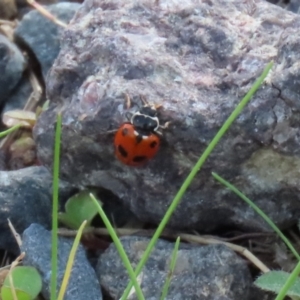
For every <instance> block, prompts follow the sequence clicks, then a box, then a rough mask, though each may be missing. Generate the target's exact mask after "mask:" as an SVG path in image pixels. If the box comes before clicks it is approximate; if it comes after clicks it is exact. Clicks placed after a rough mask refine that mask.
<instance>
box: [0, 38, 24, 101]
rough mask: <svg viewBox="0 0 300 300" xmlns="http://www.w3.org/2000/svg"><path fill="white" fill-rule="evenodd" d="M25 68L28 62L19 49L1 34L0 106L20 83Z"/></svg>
mask: <svg viewBox="0 0 300 300" xmlns="http://www.w3.org/2000/svg"><path fill="white" fill-rule="evenodd" d="M25 66H26V62H25V59H24V56H23V55H22V53H21V51H20V50H19V48H17V46H16V45H15V44H14V43H12V42H11V41H10V40H9V39H8V38H7V37H6V36H4V35H2V34H0V70H1V72H0V105H2V104H3V103H4V102H5V100H6V99H7V97H8V96H9V94H10V93H11V92H12V90H13V89H14V87H15V86H16V85H17V84H18V82H19V81H20V79H21V77H22V73H23V71H24V69H25Z"/></svg>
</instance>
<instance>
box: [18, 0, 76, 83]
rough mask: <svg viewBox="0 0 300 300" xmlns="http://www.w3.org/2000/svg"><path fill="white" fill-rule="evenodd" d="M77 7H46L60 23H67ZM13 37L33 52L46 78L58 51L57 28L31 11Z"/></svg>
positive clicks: (57, 4) (70, 4)
mask: <svg viewBox="0 0 300 300" xmlns="http://www.w3.org/2000/svg"><path fill="white" fill-rule="evenodd" d="M79 6H80V4H78V3H70V2H62V3H56V4H52V5H49V6H47V10H48V11H49V12H50V13H52V14H53V15H54V16H56V17H57V18H58V19H59V20H61V21H62V22H65V23H68V22H69V21H70V19H71V18H72V17H73V16H74V14H75V12H76V10H77V9H78V7H79ZM15 35H16V37H17V38H18V39H21V40H22V41H23V42H24V43H25V44H26V45H27V46H28V47H29V48H30V49H31V51H33V53H34V54H35V56H36V58H37V60H38V61H39V63H40V64H41V68H42V73H43V75H44V78H46V75H47V73H48V71H49V69H50V68H51V66H52V64H53V61H54V60H55V58H56V57H57V55H58V53H59V50H60V43H59V40H60V28H59V26H58V25H56V24H54V23H53V22H52V21H50V20H48V19H47V18H45V17H44V16H43V15H41V14H40V13H39V12H38V11H37V10H31V11H30V12H29V13H27V14H26V15H25V16H24V17H23V19H22V21H21V22H20V24H19V25H18V27H17V28H16V30H15Z"/></svg>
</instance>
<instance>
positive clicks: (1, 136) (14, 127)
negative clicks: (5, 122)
mask: <svg viewBox="0 0 300 300" xmlns="http://www.w3.org/2000/svg"><path fill="white" fill-rule="evenodd" d="M20 127H21V124H18V125H15V126H13V127H11V128H9V129H7V130H5V131H2V132H0V138H3V137H5V136H7V135H8V134H9V133H11V132H13V131H15V130H18V129H19V128H20Z"/></svg>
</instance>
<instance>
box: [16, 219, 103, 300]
mask: <svg viewBox="0 0 300 300" xmlns="http://www.w3.org/2000/svg"><path fill="white" fill-rule="evenodd" d="M22 240H23V245H22V251H25V253H26V255H25V258H24V261H23V262H24V265H29V266H33V267H35V268H37V269H38V271H39V272H40V274H41V276H42V280H43V288H42V294H43V296H44V297H45V299H50V278H51V232H50V231H47V230H45V229H44V228H43V227H42V226H40V225H38V224H32V225H30V226H29V227H28V228H27V229H26V230H25V231H24V233H23V237H22ZM72 244H73V240H71V239H66V238H59V242H58V276H57V280H58V291H59V288H60V285H61V282H62V279H63V276H64V273H65V269H66V264H67V261H68V257H69V254H70V251H71V248H72ZM64 299H66V300H75V299H76V300H86V299H91V300H94V299H95V300H96V299H99V300H101V299H102V293H101V290H100V285H99V282H98V280H97V276H96V273H95V271H94V269H93V268H92V267H91V265H90V264H89V262H88V260H87V258H86V253H85V250H84V248H83V247H82V246H81V245H79V247H78V249H77V252H76V256H75V259H74V265H73V268H72V273H71V277H70V280H69V283H68V287H67V290H66V293H65V296H64Z"/></svg>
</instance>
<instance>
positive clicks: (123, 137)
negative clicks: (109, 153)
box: [114, 123, 160, 166]
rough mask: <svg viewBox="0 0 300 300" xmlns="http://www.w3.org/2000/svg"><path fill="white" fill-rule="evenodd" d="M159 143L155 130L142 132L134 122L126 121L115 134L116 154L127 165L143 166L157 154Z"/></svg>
mask: <svg viewBox="0 0 300 300" xmlns="http://www.w3.org/2000/svg"><path fill="white" fill-rule="evenodd" d="M159 143H160V139H159V137H158V135H157V134H156V133H155V132H152V131H149V132H146V133H145V132H143V133H141V132H139V131H138V130H137V129H136V128H135V127H134V125H133V124H131V123H124V124H122V125H121V127H120V128H119V129H118V131H117V133H116V135H115V141H114V146H115V154H116V157H117V158H118V159H119V160H120V161H121V162H122V163H124V164H125V165H129V166H141V165H143V164H145V163H146V162H147V161H148V160H149V159H151V158H152V157H154V156H155V154H156V153H157V151H158V148H159Z"/></svg>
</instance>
